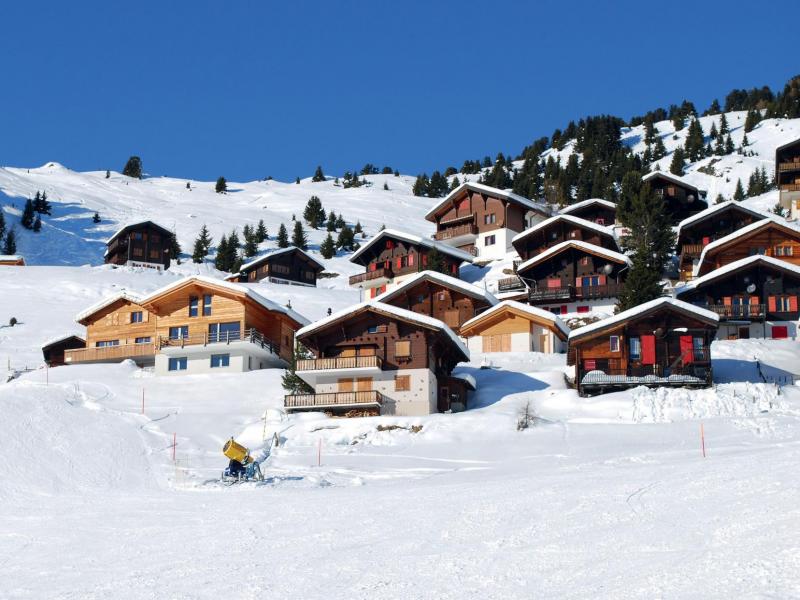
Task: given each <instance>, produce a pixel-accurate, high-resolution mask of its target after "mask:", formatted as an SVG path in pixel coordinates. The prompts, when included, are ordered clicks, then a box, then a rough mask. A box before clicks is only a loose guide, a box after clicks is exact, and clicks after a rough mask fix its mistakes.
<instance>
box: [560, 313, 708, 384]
mask: <svg viewBox="0 0 800 600" xmlns="http://www.w3.org/2000/svg"><path fill="white" fill-rule="evenodd" d="M718 322H719V316H718V315H717V314H716V313H713V312H711V311H708V310H705V309H703V308H699V307H697V306H693V305H691V304H688V303H686V302H682V301H680V300H675V299H674V298H658V299H656V300H652V301H650V302H645V303H644V304H641V305H639V306H636V307H634V308H631V309H629V310H625V311H622V312H620V313H618V314H616V315H614V316H612V317H608V318H607V319H603V320H601V321H598V322H596V323H592V324H590V325H586V326H585V327H581V328H579V329H574V330H572V332H570V335H569V349H568V353H567V364H569V365H574V366H575V382H576V384H577V386H578V392H579V393H580V394H581V395H582V396H585V395H590V394H597V393H600V394H602V393H604V392H608V391H614V390H620V389H625V388H629V387H635V386H639V385H645V386H648V387H663V386H672V387H709V386H710V385H711V382H712V372H711V354H710V347H711V341H712V340H713V339H714V337H715V336H716V333H717V326H718Z"/></svg>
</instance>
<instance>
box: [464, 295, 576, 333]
mask: <svg viewBox="0 0 800 600" xmlns="http://www.w3.org/2000/svg"><path fill="white" fill-rule="evenodd" d="M501 312H515V313H517V314H520V315H523V316H527V317H531V319H532V320H534V321H536V322H541V321H546V322H548V323H550V324H551V329H552V330H553V331H554V332H555V333H556V335H557V336H558V337H559V339H561V340H566V339H567V337H569V327H567V325H566V324H565V323H564V321H562V320H561V319H560V318H559V317H558V316H557V315H555V314H553V313H551V312H550V311H549V310H542V309H541V308H537V307H535V306H530V305H529V304H523V303H522V302H517V301H516V300H503V301H502V302H499V303H498V304H495V305H494V306H492V307H491V308H487V309H486V310H485V311H483V312H482V313H480V314H479V315H476V316H474V317H472V318H471V319H470V320H469V321H467V322H466V323H464V324H463V325H462V326H461V332H462V334H463V333H464V332H465V331H467V330H468V329H470V328H471V327H474V326H475V325H477V324H478V323H480V322H482V321H485V320H486V319H489V318H491V317H493V316H494V315H497V314H498V313H501Z"/></svg>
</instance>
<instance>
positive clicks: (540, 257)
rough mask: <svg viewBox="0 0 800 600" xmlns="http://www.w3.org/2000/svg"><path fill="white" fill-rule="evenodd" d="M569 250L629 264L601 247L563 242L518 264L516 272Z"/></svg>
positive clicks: (625, 258) (579, 242)
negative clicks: (581, 251) (572, 249)
mask: <svg viewBox="0 0 800 600" xmlns="http://www.w3.org/2000/svg"><path fill="white" fill-rule="evenodd" d="M569 248H575V249H576V250H583V251H584V252H588V253H589V254H594V255H596V256H603V257H605V258H607V259H608V260H613V261H614V262H618V263H624V264H628V265H629V264H631V259H630V258H628V257H627V256H625V255H624V254H621V253H619V252H614V251H613V250H606V249H605V248H603V247H602V246H598V245H596V244H589V243H588V242H584V241H581V240H567V241H565V242H559V243H558V244H556V245H555V246H553V247H552V248H548V249H547V250H545V251H544V252H542V253H540V254H537V255H536V256H534V257H533V258H529V259H528V260H526V261H525V262H523V263H520V264H519V265H518V266H517V271H518V272H519V271H524V270H525V269H528V268H529V267H533V266H534V265H537V264H539V263H541V262H544V261H545V260H547V259H548V258H551V257H553V256H555V255H557V254H560V253H561V252H563V251H564V250H568V249H569Z"/></svg>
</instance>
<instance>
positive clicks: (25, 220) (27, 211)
mask: <svg viewBox="0 0 800 600" xmlns="http://www.w3.org/2000/svg"><path fill="white" fill-rule="evenodd" d="M33 219H34V210H33V201H32V200H31V199H30V198H28V200H27V201H26V202H25V208H24V209H23V210H22V218H21V220H20V222H21V223H22V226H23V227H24V228H25V229H32V228H33Z"/></svg>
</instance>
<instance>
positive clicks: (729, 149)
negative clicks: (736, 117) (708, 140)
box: [725, 133, 735, 154]
mask: <svg viewBox="0 0 800 600" xmlns="http://www.w3.org/2000/svg"><path fill="white" fill-rule="evenodd" d="M734 150H735V148H734V147H733V140H732V139H731V134H730V133H729V134H728V137H726V138H725V154H733V151H734Z"/></svg>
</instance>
